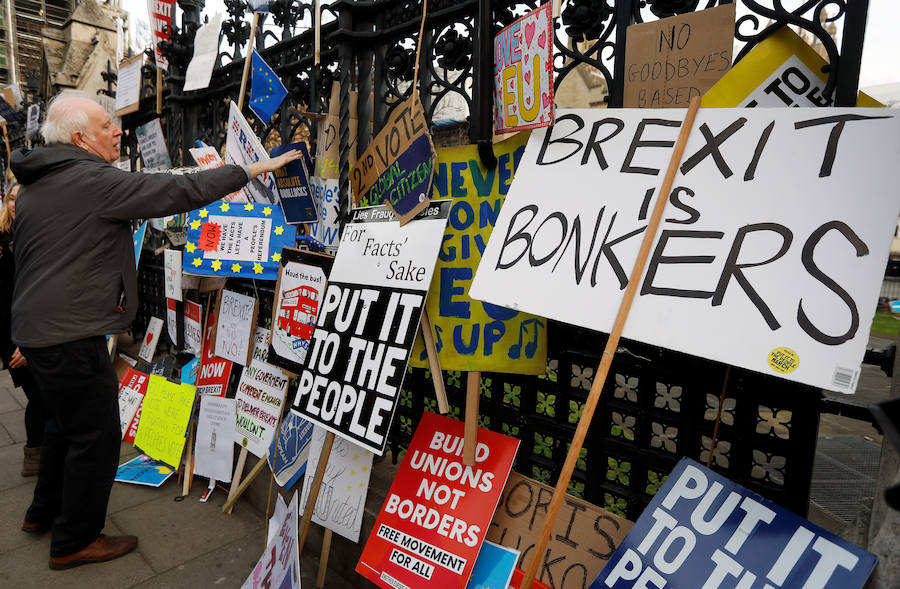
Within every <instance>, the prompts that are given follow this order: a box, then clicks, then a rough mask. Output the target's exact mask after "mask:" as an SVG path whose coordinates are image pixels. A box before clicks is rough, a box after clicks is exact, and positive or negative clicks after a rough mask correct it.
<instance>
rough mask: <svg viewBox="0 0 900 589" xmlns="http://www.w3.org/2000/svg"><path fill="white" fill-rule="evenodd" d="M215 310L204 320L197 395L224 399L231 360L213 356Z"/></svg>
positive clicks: (215, 323)
mask: <svg viewBox="0 0 900 589" xmlns="http://www.w3.org/2000/svg"><path fill="white" fill-rule="evenodd" d="M216 325H217V322H216V310H215V309H212V310H211V311H210V313H209V316H208V317H207V319H206V333H205V334H204V336H203V352H202V354H201V360H200V374H198V375H197V383H196V384H197V394H198V395H211V396H214V397H224V396H225V388H226V387H227V386H228V379H229V378H230V377H231V360H226V359H225V358H219V357H218V356H216V355H215V354H213V350H215V342H214V341H213V334H214V333H215V329H216Z"/></svg>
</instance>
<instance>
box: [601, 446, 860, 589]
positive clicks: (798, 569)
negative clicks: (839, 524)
mask: <svg viewBox="0 0 900 589" xmlns="http://www.w3.org/2000/svg"><path fill="white" fill-rule="evenodd" d="M876 560H877V559H876V558H875V555H874V554H871V553H869V552H866V551H865V550H863V549H862V548H859V547H857V546H855V545H853V544H851V543H850V542H847V541H846V540H844V539H842V538H840V537H838V536H836V535H834V534H832V533H831V532H828V531H826V530H823V529H822V528H820V527H818V526H816V525H814V524H812V523H810V522H808V521H806V520H805V519H803V518H801V517H799V516H797V515H794V514H793V513H791V512H790V511H788V510H787V509H784V508H782V507H779V506H778V505H776V504H774V503H772V502H771V501H769V500H768V499H764V498H763V497H761V496H759V495H757V494H756V493H753V492H752V491H748V490H747V489H745V488H743V487H741V486H740V485H738V484H736V483H733V482H732V481H730V480H728V479H727V478H725V477H723V476H722V475H720V474H718V473H715V472H713V471H711V470H708V469H706V468H704V467H703V466H701V465H700V464H698V463H697V462H694V461H693V460H691V459H690V458H682V459H681V460H680V461H679V462H678V464H677V465H676V467H675V470H673V471H672V474H670V475H669V477H668V479H667V480H666V482H665V484H664V485H663V487H662V488H661V489H660V490H659V492H658V493H657V494H656V495H655V496H654V497H653V500H652V501H651V502H650V504H649V505H648V506H647V509H645V510H644V513H643V514H642V515H641V517H640V518H639V519H638V521H637V522H635V524H634V527H633V528H632V529H631V532H630V533H629V534H628V537H627V538H625V540H624V541H623V542H622V544H621V545H620V546H619V548H618V550H616V553H615V554H614V555H613V557H612V559H610V562H609V565H608V566H607V567H606V568H605V569H603V572H602V573H600V575H599V576H598V577H597V578H596V580H594V582H593V584H592V585H591V589H625V588H626V587H635V586H639V585H640V584H641V581H638V579H643V580H644V581H643V583H644V586H655V587H699V586H700V585H699V583H700V582H701V581H702V582H703V583H704V585H703V586H704V587H708V588H716V587H734V586H738V587H750V586H764V585H766V584H767V583H768V584H769V585H771V586H773V587H806V588H810V589H811V588H813V587H815V588H816V589H860V588H861V587H862V586H863V585H864V584H865V582H866V579H868V578H869V575H870V574H871V572H872V569H873V568H875V562H876Z"/></svg>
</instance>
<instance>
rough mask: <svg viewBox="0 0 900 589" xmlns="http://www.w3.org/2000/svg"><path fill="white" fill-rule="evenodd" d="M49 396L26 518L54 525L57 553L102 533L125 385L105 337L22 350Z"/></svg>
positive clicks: (75, 548) (62, 553)
mask: <svg viewBox="0 0 900 589" xmlns="http://www.w3.org/2000/svg"><path fill="white" fill-rule="evenodd" d="M22 354H23V355H24V356H25V358H26V359H27V360H28V364H29V366H31V372H32V375H33V376H34V378H35V380H36V381H37V384H38V388H39V389H40V391H41V394H42V395H43V399H44V407H45V410H46V412H47V417H48V421H47V428H46V430H45V431H44V443H43V445H42V446H41V466H40V472H39V473H38V481H37V485H36V486H35V488H34V500H33V501H32V503H31V507H29V508H28V512H27V513H26V515H25V518H26V519H27V520H28V521H29V522H33V523H50V522H52V523H53V538H52V541H51V543H50V556H67V555H69V554H73V553H75V552H78V551H79V550H81V549H82V548H84V547H85V546H87V545H88V544H90V543H91V542H93V541H94V540H96V539H97V536H99V535H100V531H101V530H102V529H103V525H104V523H105V521H106V508H107V504H108V503H109V493H110V490H111V489H112V484H113V479H114V478H115V475H116V468H117V466H118V462H119V445H120V443H121V440H122V433H121V429H120V426H119V404H118V398H117V394H118V383H117V380H116V373H115V371H114V370H113V367H112V363H111V362H110V359H109V354H108V352H107V349H106V341H105V339H104V338H103V336H96V337H90V338H87V339H83V340H77V341H74V342H68V343H65V344H59V345H56V346H50V347H46V348H22Z"/></svg>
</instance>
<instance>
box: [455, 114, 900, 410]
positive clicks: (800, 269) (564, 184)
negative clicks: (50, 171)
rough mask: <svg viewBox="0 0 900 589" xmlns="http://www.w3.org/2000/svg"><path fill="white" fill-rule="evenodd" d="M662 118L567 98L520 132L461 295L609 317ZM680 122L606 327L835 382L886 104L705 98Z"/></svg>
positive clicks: (882, 143) (649, 193)
mask: <svg viewBox="0 0 900 589" xmlns="http://www.w3.org/2000/svg"><path fill="white" fill-rule="evenodd" d="M673 115H675V116H673ZM680 125H681V113H680V112H677V111H653V110H650V111H648V110H635V109H624V110H621V111H617V112H615V113H612V112H611V111H598V110H574V111H566V112H565V113H563V114H562V116H560V117H559V118H558V119H557V121H556V124H555V125H554V126H553V127H551V128H550V129H551V130H549V131H545V130H543V129H541V130H538V131H534V132H532V135H531V139H530V140H529V148H527V149H526V151H525V155H524V156H523V160H522V164H521V166H520V167H519V170H518V174H517V178H516V182H515V184H514V185H513V186H512V188H511V190H510V193H509V195H508V196H507V199H506V203H505V205H504V207H503V209H502V211H501V212H500V217H499V219H498V221H497V230H495V231H494V233H493V234H492V236H491V240H490V241H489V243H488V245H487V249H486V250H485V252H484V255H483V256H482V262H481V265H480V266H479V268H478V272H477V273H476V276H475V280H474V282H473V285H472V288H471V289H470V294H471V295H472V296H473V297H474V298H476V299H481V300H486V301H488V302H491V303H494V304H497V305H502V306H505V307H512V308H515V309H518V310H524V311H529V312H533V313H543V314H546V315H547V316H548V317H552V318H554V319H559V320H561V321H565V322H567V323H572V324H576V325H582V326H585V327H588V328H590V329H595V330H598V331H605V332H609V331H610V330H611V327H612V325H613V321H614V317H615V314H616V312H617V309H618V307H619V302H620V299H621V297H622V291H623V290H624V289H625V287H626V285H627V281H628V277H627V274H626V272H627V271H628V269H630V268H632V267H633V265H634V261H635V259H636V258H637V252H638V249H639V245H640V240H641V233H642V232H643V231H644V228H645V226H646V218H647V209H648V207H649V203H650V201H651V200H652V199H653V198H655V195H654V192H655V191H656V190H657V189H658V183H659V178H658V177H657V176H658V175H659V172H660V170H662V169H663V168H665V167H666V166H667V164H668V160H669V158H670V155H671V154H670V149H669V148H670V147H671V146H672V145H673V144H674V142H675V139H676V136H677V134H678V132H679V127H680ZM696 129H697V132H696V133H695V134H692V135H691V137H690V138H689V139H688V141H687V146H686V149H685V155H684V159H683V163H682V164H681V167H680V169H679V173H678V174H677V175H676V177H675V182H674V187H673V189H672V191H671V194H668V195H666V198H667V199H668V212H667V213H664V217H663V222H662V223H661V227H660V231H659V233H658V235H657V237H656V243H655V245H654V246H653V248H652V249H651V256H650V259H649V261H648V264H647V267H646V270H645V272H644V277H643V279H642V281H641V286H640V290H639V292H638V296H637V297H635V301H634V306H633V308H632V310H631V314H630V315H629V317H628V322H627V323H626V324H625V328H624V332H623V333H622V337H625V338H630V339H634V340H638V341H643V342H647V343H650V344H652V345H657V346H662V347H665V348H670V349H673V350H678V351H681V352H685V353H688V354H694V355H696V356H700V357H704V358H710V359H713V360H716V361H720V362H724V363H727V364H733V365H737V366H741V367H743V368H747V369H750V370H755V371H758V372H762V373H764V374H770V375H775V376H781V377H783V378H786V379H788V380H792V381H796V382H802V383H805V384H809V385H813V386H817V387H823V388H827V389H830V390H835V391H839V392H845V393H851V392H853V391H854V390H855V388H856V382H857V379H858V377H859V366H860V362H861V360H862V358H863V354H864V352H865V347H866V344H867V342H868V331H869V326H870V324H871V318H872V316H873V315H874V313H875V305H876V302H877V300H878V292H879V289H880V287H881V282H882V277H883V276H884V268H885V265H886V263H887V256H888V253H889V248H890V240H891V236H892V234H893V232H894V230H895V227H896V219H897V216H898V213H900V210H898V209H900V201H898V200H897V199H896V197H895V196H896V195H895V193H894V192H893V190H892V189H891V188H890V187H892V186H896V185H897V184H898V181H900V167H898V166H897V165H896V161H897V157H898V155H900V118H898V117H896V116H895V115H892V114H891V113H890V112H889V111H887V110H884V109H827V110H826V109H800V108H785V109H707V110H701V111H700V113H699V114H698V116H697V122H696ZM589 136H590V137H592V138H591V139H589V138H588V137H589ZM596 137H603V138H605V139H604V140H603V141H602V142H600V143H597V142H595V139H596ZM666 146H668V147H666ZM588 162H590V163H591V165H582V164H583V163H584V164H587V163H588ZM586 187H594V188H592V189H591V188H586ZM585 190H589V191H590V190H593V192H591V194H590V198H585ZM847 194H854V195H857V197H856V198H854V199H848V198H846V195H847ZM723 195H727V198H726V197H725V196H723ZM551 285H552V288H551ZM588 308H589V309H591V312H590V313H587V314H585V313H584V309H588ZM735 334H740V337H735Z"/></svg>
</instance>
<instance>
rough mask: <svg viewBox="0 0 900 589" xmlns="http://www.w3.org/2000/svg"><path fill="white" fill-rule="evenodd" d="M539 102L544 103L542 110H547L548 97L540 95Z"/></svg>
mask: <svg viewBox="0 0 900 589" xmlns="http://www.w3.org/2000/svg"><path fill="white" fill-rule="evenodd" d="M541 101H542V102H543V103H544V108H547V106H548V105H549V104H550V97H549V96H547V95H546V94H541Z"/></svg>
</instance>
